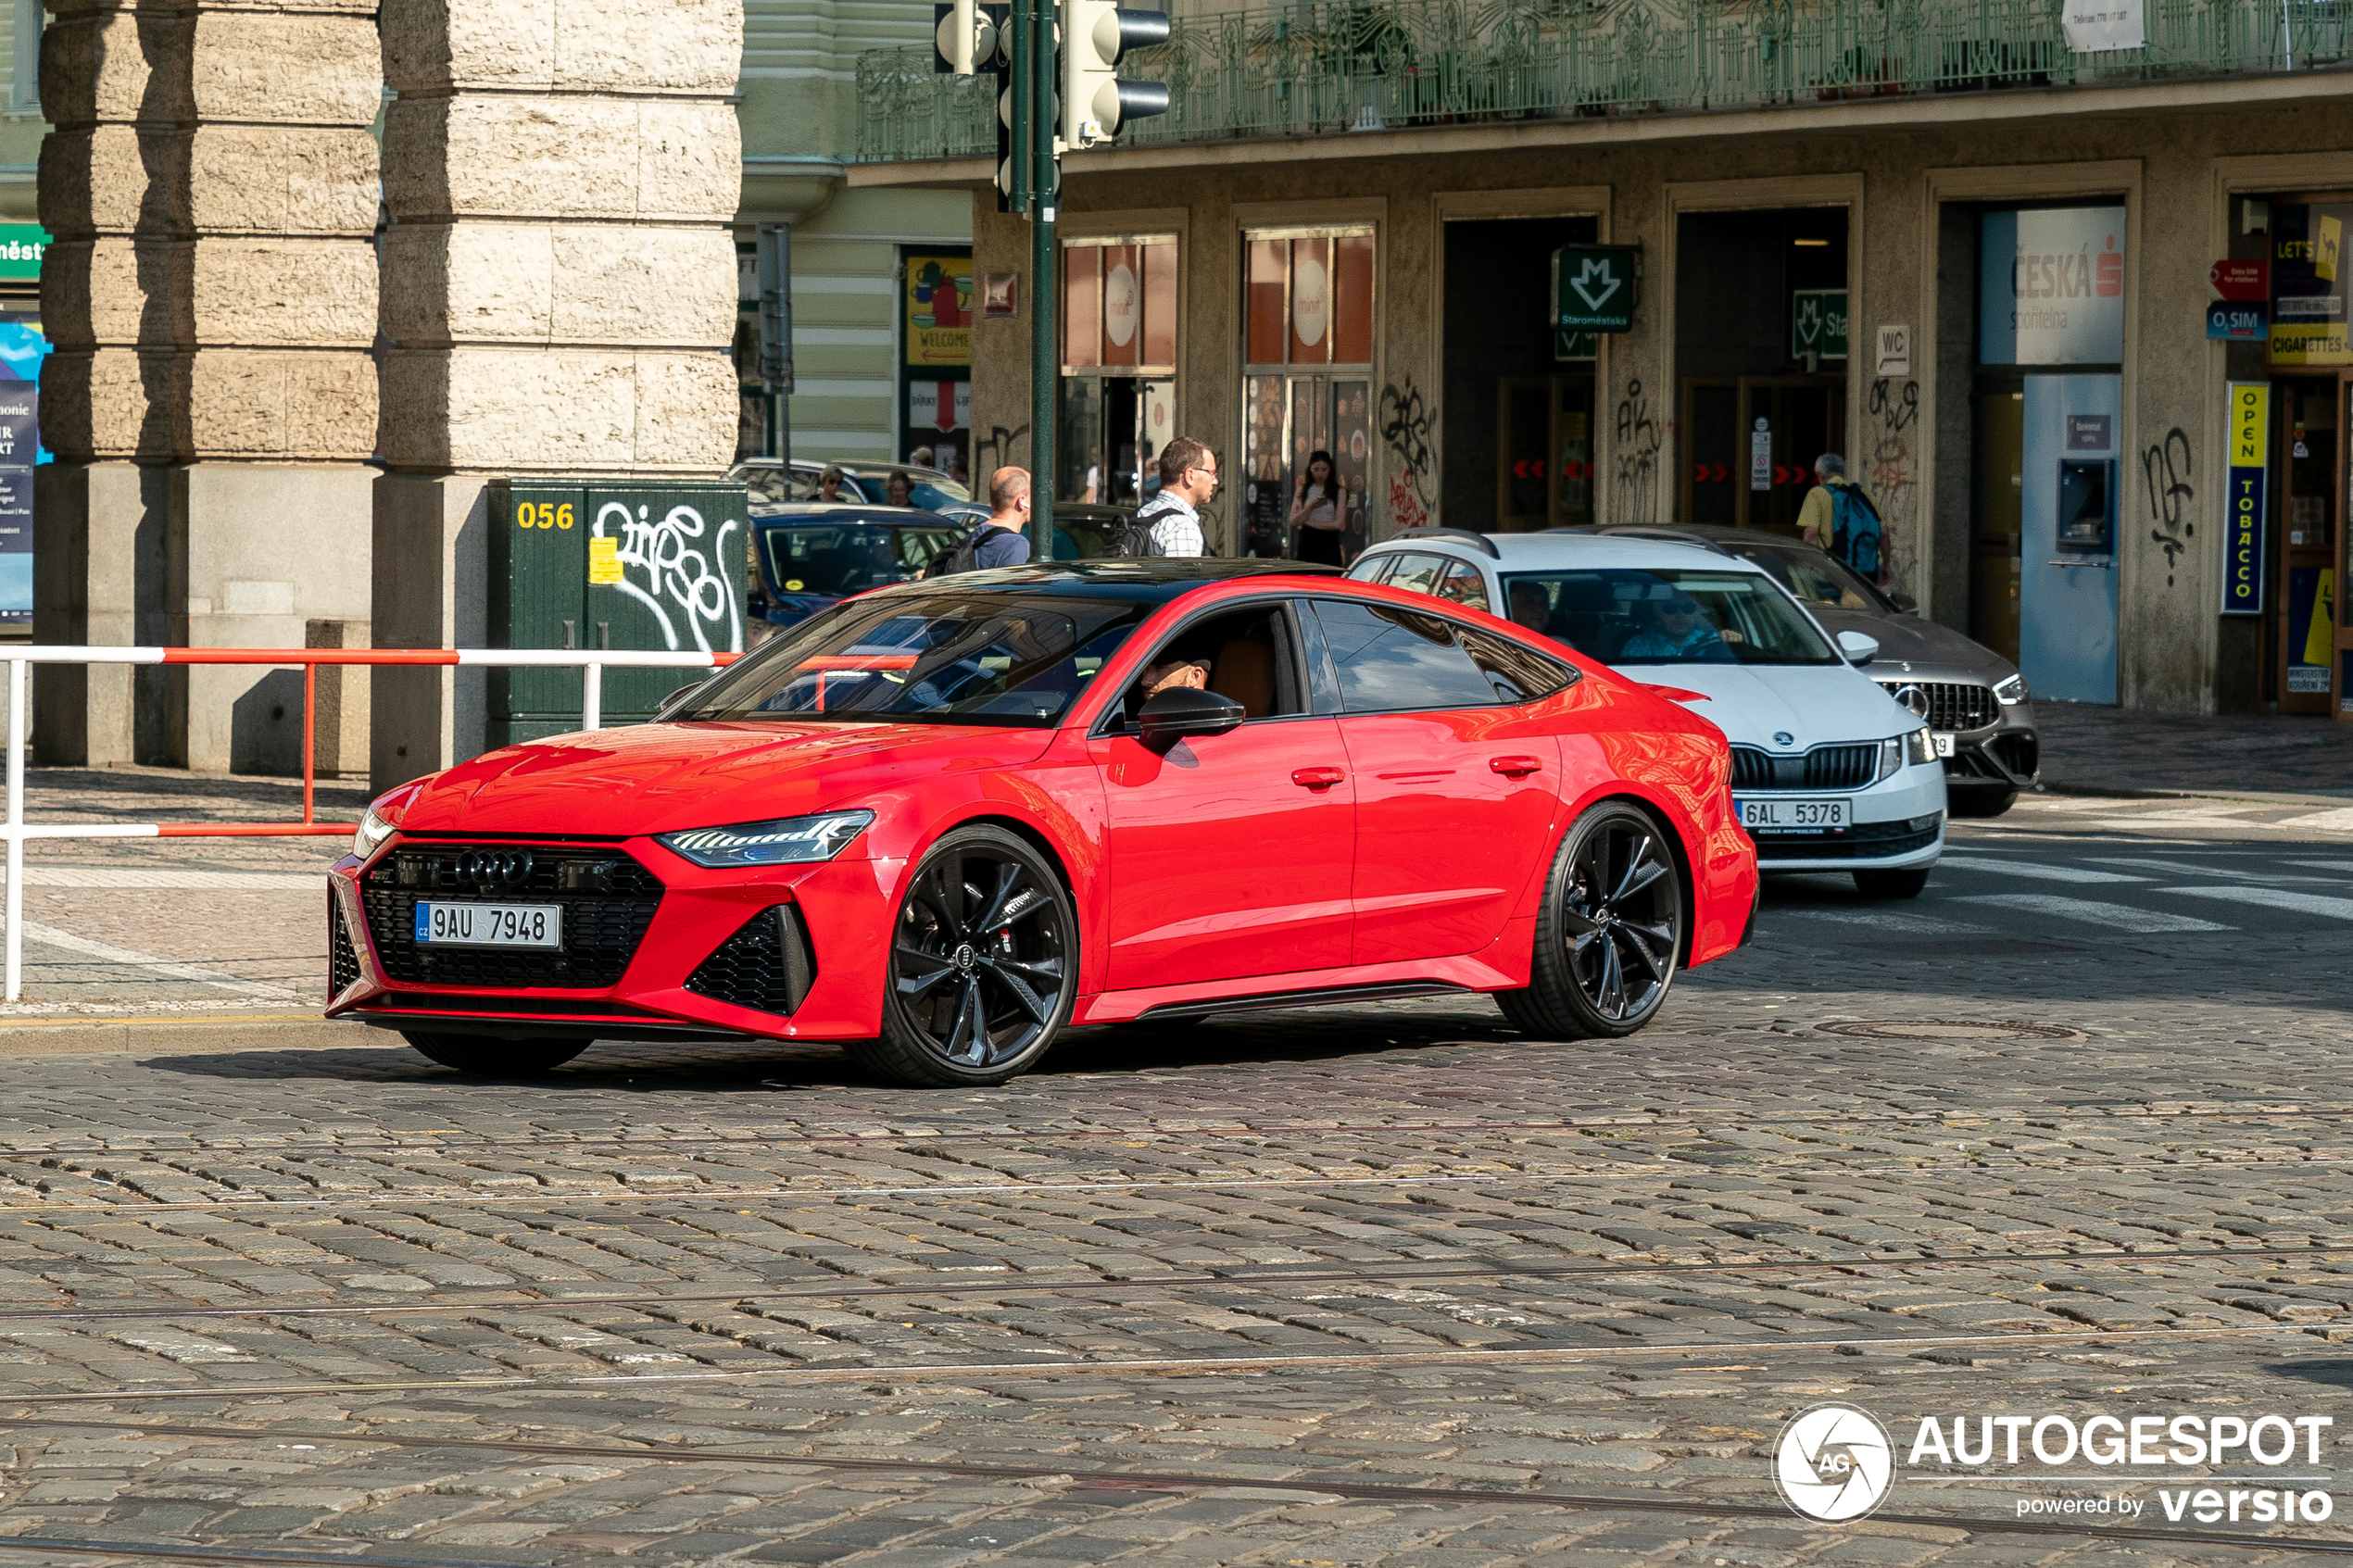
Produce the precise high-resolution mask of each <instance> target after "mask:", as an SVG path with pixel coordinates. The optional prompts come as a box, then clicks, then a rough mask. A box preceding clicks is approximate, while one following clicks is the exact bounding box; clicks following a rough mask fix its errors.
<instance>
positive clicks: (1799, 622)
mask: <svg viewBox="0 0 2353 1568" xmlns="http://www.w3.org/2000/svg"><path fill="white" fill-rule="evenodd" d="M1504 603H1505V604H1506V605H1507V606H1508V607H1509V613H1510V616H1511V619H1513V620H1514V621H1518V622H1519V623H1520V624H1521V625H1523V626H1525V627H1528V628H1529V630H1531V631H1537V632H1541V633H1544V634H1545V635H1546V636H1548V637H1552V638H1554V639H1555V640H1557V641H1559V642H1564V643H1567V645H1568V646H1571V647H1573V648H1575V649H1576V650H1577V651H1578V652H1579V653H1581V654H1584V655H1586V656H1587V657H1588V658H1592V659H1600V660H1601V661H1602V662H1603V663H1604V664H1836V663H1838V662H1840V660H1839V657H1838V655H1837V654H1835V653H1833V652H1832V651H1831V646H1830V644H1829V643H1828V642H1826V641H1824V640H1823V637H1822V634H1821V633H1819V632H1818V631H1816V630H1815V629H1814V625H1813V623H1812V622H1811V621H1807V620H1806V617H1805V615H1804V614H1803V613H1802V612H1801V611H1800V610H1799V609H1798V608H1797V607H1796V606H1795V605H1793V604H1791V603H1790V602H1789V600H1788V598H1787V597H1785V596H1783V595H1782V593H1781V592H1780V589H1778V588H1776V587H1774V586H1773V584H1772V583H1771V582H1770V581H1769V580H1768V579H1767V578H1765V577H1762V576H1760V575H1758V574H1757V573H1755V572H1753V571H1684V570H1679V569H1676V568H1672V567H1662V568H1657V569H1655V570H1651V571H1625V570H1621V571H1519V572H1510V573H1506V574H1505V576H1504Z"/></svg>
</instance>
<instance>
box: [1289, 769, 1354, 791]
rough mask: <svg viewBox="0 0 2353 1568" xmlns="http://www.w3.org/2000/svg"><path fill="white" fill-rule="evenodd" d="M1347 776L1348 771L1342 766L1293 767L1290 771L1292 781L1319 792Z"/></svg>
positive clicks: (1303, 787)
mask: <svg viewBox="0 0 2353 1568" xmlns="http://www.w3.org/2000/svg"><path fill="white" fill-rule="evenodd" d="M1346 777H1348V774H1347V772H1346V771H1344V770H1342V769H1340V768H1293V769H1292V770H1291V771H1290V782H1291V783H1293V784H1297V785H1298V786H1299V787H1300V788H1302V789H1312V790H1316V791H1319V792H1320V791H1323V790H1327V789H1329V788H1331V787H1332V785H1334V784H1338V783H1340V780H1342V779H1344V778H1346Z"/></svg>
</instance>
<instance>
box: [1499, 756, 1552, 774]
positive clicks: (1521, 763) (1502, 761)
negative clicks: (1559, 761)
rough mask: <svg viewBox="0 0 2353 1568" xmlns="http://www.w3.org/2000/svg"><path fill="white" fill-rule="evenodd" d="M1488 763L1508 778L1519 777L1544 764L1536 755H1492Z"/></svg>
mask: <svg viewBox="0 0 2353 1568" xmlns="http://www.w3.org/2000/svg"><path fill="white" fill-rule="evenodd" d="M1487 765H1488V766H1489V767H1490V768H1492V769H1494V770H1495V771H1497V772H1499V773H1501V774H1503V775H1504V777H1505V778H1507V779H1517V778H1525V777H1526V776H1527V775H1529V773H1532V772H1535V771H1537V770H1538V769H1540V768H1541V767H1542V766H1543V765H1544V764H1543V762H1542V761H1541V759H1537V758H1534V757H1491V758H1489V759H1487Z"/></svg>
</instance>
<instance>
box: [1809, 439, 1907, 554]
mask: <svg viewBox="0 0 2353 1568" xmlns="http://www.w3.org/2000/svg"><path fill="white" fill-rule="evenodd" d="M1814 477H1815V478H1816V479H1817V480H1818V481H1819V482H1820V483H1817V484H1816V485H1815V486H1814V488H1813V489H1811V490H1809V491H1807V492H1806V504H1805V505H1804V506H1802V507H1800V508H1798V511H1797V531H1798V533H1799V534H1800V535H1801V536H1802V537H1804V539H1805V540H1806V543H1807V544H1809V545H1818V546H1820V547H1821V548H1823V549H1825V550H1828V551H1829V552H1830V553H1831V555H1833V556H1836V557H1837V558H1839V559H1840V560H1842V561H1844V562H1845V563H1846V564H1847V565H1848V566H1849V567H1851V568H1853V569H1854V571H1855V572H1856V575H1857V576H1859V577H1861V578H1862V579H1863V581H1865V582H1866V583H1884V582H1886V581H1887V529H1886V527H1885V525H1884V524H1882V523H1881V521H1880V515H1879V508H1877V507H1875V506H1873V505H1872V504H1871V498H1870V496H1869V495H1867V494H1865V492H1864V490H1863V487H1862V486H1861V485H1859V484H1857V483H1855V482H1854V481H1853V480H1851V479H1849V478H1847V477H1846V459H1845V458H1842V457H1840V456H1839V455H1838V454H1837V453H1835V452H1825V453H1823V454H1822V455H1821V456H1820V457H1818V458H1815V459H1814Z"/></svg>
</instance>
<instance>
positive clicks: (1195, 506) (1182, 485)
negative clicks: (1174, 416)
mask: <svg viewBox="0 0 2353 1568" xmlns="http://www.w3.org/2000/svg"><path fill="white" fill-rule="evenodd" d="M1159 466H1160V492H1159V494H1157V495H1154V496H1153V497H1152V498H1151V500H1149V501H1146V502H1145V503H1144V504H1143V506H1142V507H1141V508H1138V510H1137V512H1136V516H1135V520H1134V521H1131V522H1130V523H1128V524H1127V526H1126V527H1125V528H1123V529H1121V530H1120V531H1119V535H1118V537H1117V538H1116V539H1115V540H1114V541H1113V544H1112V547H1111V553H1112V554H1113V555H1115V556H1131V555H1133V556H1205V555H1207V554H1209V545H1208V541H1207V540H1206V539H1205V538H1204V537H1203V536H1202V526H1201V508H1203V507H1205V506H1207V505H1209V501H1210V497H1211V496H1213V495H1216V494H1217V454H1216V453H1214V452H1213V451H1211V450H1210V449H1209V445H1208V443H1206V442H1202V441H1195V440H1194V439H1193V438H1192V437H1191V436H1189V435H1180V436H1178V437H1177V438H1176V440H1174V441H1172V442H1170V443H1169V444H1168V445H1165V446H1164V447H1162V448H1161V449H1160V465H1159Z"/></svg>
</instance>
